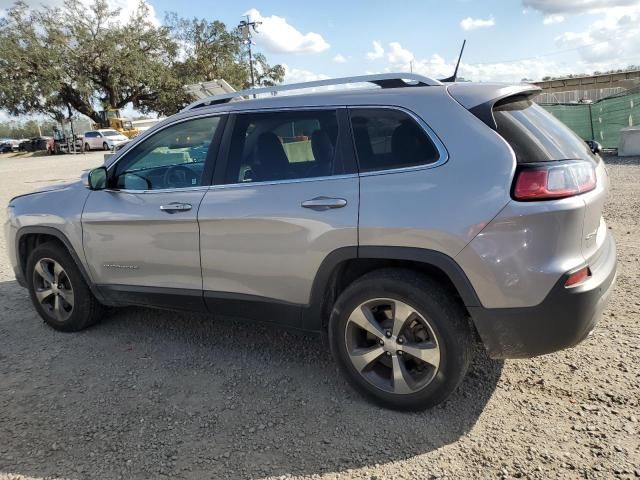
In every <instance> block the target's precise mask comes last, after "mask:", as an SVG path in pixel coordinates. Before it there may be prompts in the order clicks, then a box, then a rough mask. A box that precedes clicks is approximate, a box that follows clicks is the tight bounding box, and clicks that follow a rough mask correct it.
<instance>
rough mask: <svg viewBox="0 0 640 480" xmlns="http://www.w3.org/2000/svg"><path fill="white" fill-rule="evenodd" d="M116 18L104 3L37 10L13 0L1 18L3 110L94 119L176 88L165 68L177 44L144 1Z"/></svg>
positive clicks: (71, 2)
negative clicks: (75, 114) (128, 14)
mask: <svg viewBox="0 0 640 480" xmlns="http://www.w3.org/2000/svg"><path fill="white" fill-rule="evenodd" d="M117 15H118V11H117V10H113V9H111V8H110V7H109V5H108V4H107V1H106V0H94V3H92V4H90V5H88V6H87V5H86V4H83V3H80V1H79V0H66V1H65V3H64V5H63V7H61V8H50V7H42V8H39V9H29V8H28V7H27V5H26V4H25V3H23V2H17V3H16V4H15V5H14V6H13V7H12V8H11V9H9V10H8V12H7V14H6V16H5V18H3V19H0V107H2V108H5V109H6V110H8V111H9V112H10V113H11V114H13V115H20V114H33V113H45V114H48V115H50V116H53V117H54V118H56V119H59V118H63V117H67V116H68V115H69V114H70V113H71V112H70V109H71V108H73V109H74V110H76V111H78V112H80V113H82V114H84V115H87V116H88V117H89V118H91V119H92V120H94V121H99V120H100V117H99V115H98V110H101V109H103V108H110V109H117V108H122V107H124V106H125V105H127V104H128V103H133V105H134V106H136V107H138V108H144V106H145V105H147V104H150V103H151V102H153V101H155V100H156V98H157V96H158V91H160V90H162V89H163V88H167V86H173V83H172V78H171V74H170V72H169V70H168V68H167V67H168V66H170V63H171V61H172V58H173V57H174V56H175V53H176V51H177V45H176V43H175V42H174V41H173V39H172V38H171V36H170V35H169V30H168V29H167V28H166V27H157V26H155V25H153V24H152V23H151V22H150V21H149V20H148V18H149V11H148V7H147V6H146V5H145V4H144V3H143V2H140V3H139V4H138V8H137V10H136V11H135V12H134V13H133V15H132V16H131V18H130V19H129V20H128V21H127V22H125V23H121V22H118V21H117Z"/></svg>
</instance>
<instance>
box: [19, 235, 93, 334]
mask: <svg viewBox="0 0 640 480" xmlns="http://www.w3.org/2000/svg"><path fill="white" fill-rule="evenodd" d="M43 260H44V261H45V262H47V263H48V262H49V260H51V261H53V262H57V263H58V264H59V265H60V266H61V267H62V269H63V272H62V273H63V274H64V280H63V281H64V282H65V283H66V287H67V288H70V290H71V292H72V294H73V305H72V308H69V305H68V304H67V305H66V309H67V310H69V312H68V315H69V316H68V318H64V319H59V318H56V316H55V315H54V313H53V306H50V305H49V304H48V303H47V304H42V303H41V302H40V301H38V298H37V296H36V288H37V286H36V284H37V283H38V282H40V281H41V278H42V277H41V276H40V275H39V274H37V273H36V265H37V264H38V262H40V261H43ZM26 277H27V285H28V288H29V295H30V296H31V301H32V302H33V305H34V306H35V308H36V310H37V312H38V314H39V315H40V316H41V317H42V319H43V320H44V321H45V322H46V323H47V324H48V325H50V326H51V327H53V328H55V329H56V330H60V331H63V332H77V331H79V330H83V329H85V328H87V327H90V326H91V325H93V324H95V323H97V322H98V321H99V320H100V318H101V316H102V313H103V306H102V305H101V304H100V303H99V302H98V300H97V299H96V298H95V297H94V296H93V294H92V293H91V290H90V289H89V286H88V285H87V283H86V282H85V280H84V277H83V276H82V273H80V270H79V269H78V267H77V265H76V263H75V261H74V260H73V258H72V257H71V255H70V254H69V252H68V251H67V249H66V248H64V247H63V246H62V245H59V244H57V243H43V244H41V245H38V246H37V247H36V248H34V249H33V251H32V252H31V254H30V255H29V259H28V260H27V271H26ZM59 281H60V280H59ZM44 288H46V287H44ZM56 288H57V286H56ZM48 301H50V300H48ZM49 306H50V307H51V309H49V308H48V307H49Z"/></svg>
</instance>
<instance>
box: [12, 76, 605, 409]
mask: <svg viewBox="0 0 640 480" xmlns="http://www.w3.org/2000/svg"><path fill="white" fill-rule="evenodd" d="M405 79H409V80H411V82H406V81H405ZM358 82H371V83H374V84H376V85H378V86H379V87H381V88H378V89H371V88H369V89H358V90H346V91H326V92H322V93H316V94H311V95H278V96H270V97H268V98H258V99H246V100H242V101H231V100H234V99H235V100H240V99H241V98H243V97H244V98H248V97H250V96H251V95H253V94H254V93H257V94H264V93H273V92H278V91H280V90H285V89H300V88H312V87H314V88H315V87H318V86H331V85H342V84H348V83H358ZM539 91H540V90H539V89H538V88H537V87H535V86H532V85H526V84H522V85H511V86H507V85H504V84H491V83H452V84H445V83H441V82H439V81H437V80H433V79H429V78H425V77H421V76H419V75H414V74H409V73H401V74H381V75H370V76H366V77H355V78H347V79H337V80H326V81H319V82H310V83H307V84H301V85H295V84H293V85H285V86H279V87H269V88H263V89H256V90H250V91H244V92H237V93H229V94H225V95H221V96H218V97H210V98H205V99H201V100H198V101H197V102H194V103H193V104H191V105H190V106H188V107H187V108H185V109H184V110H183V111H182V112H180V113H178V114H176V115H174V116H172V117H170V118H168V119H166V120H165V121H164V122H162V123H160V124H158V125H156V126H155V127H153V128H152V129H150V130H149V131H148V132H146V133H145V134H143V135H141V136H140V137H138V138H136V139H134V140H133V141H132V142H131V144H130V145H128V146H127V147H126V148H123V149H122V150H121V151H120V152H116V153H115V154H114V155H113V156H112V157H111V158H110V159H108V160H107V162H106V164H105V165H104V166H101V167H98V168H96V169H94V170H92V171H91V172H90V173H89V175H88V177H87V178H86V179H85V182H84V184H83V183H81V182H80V181H78V182H76V183H73V184H65V185H62V186H57V185H56V186H49V187H47V188H46V190H44V191H40V192H35V193H32V194H28V195H23V196H20V197H17V198H14V199H12V200H11V202H10V204H9V209H8V221H7V222H6V226H5V228H6V239H7V240H6V243H7V246H8V252H9V257H10V259H11V262H12V266H13V269H14V271H15V274H16V278H17V279H18V282H19V283H20V284H21V285H22V286H25V287H27V288H28V289H29V292H30V295H31V299H32V302H33V305H34V307H35V309H36V310H37V311H38V313H39V314H40V316H41V317H42V318H43V319H44V321H45V322H47V323H48V324H49V325H50V326H51V327H53V328H56V329H59V330H64V331H77V330H81V329H83V328H86V327H89V326H90V325H92V324H93V323H95V322H97V321H98V320H99V318H100V315H101V312H102V307H103V306H105V305H106V306H112V307H113V306H126V305H147V306H154V307H159V308H177V309H192V310H196V311H201V312H210V313H213V314H216V315H221V316H222V315H228V316H236V317H237V316H240V317H249V318H254V319H256V320H263V321H267V322H272V323H275V324H277V325H278V326H279V327H280V328H287V327H288V328H296V329H305V330H309V331H314V332H318V333H326V334H328V339H329V344H330V346H331V349H332V352H333V355H334V358H335V360H336V362H337V363H338V365H339V366H340V368H341V370H342V372H343V373H344V375H345V376H346V377H347V378H348V380H349V381H350V383H351V384H352V385H353V386H354V387H355V388H356V389H357V390H358V391H360V392H362V393H364V394H365V395H367V396H368V397H369V398H371V399H373V400H375V401H377V402H378V403H380V404H382V405H385V406H387V407H392V408H398V409H422V408H426V407H429V406H433V405H436V404H438V403H440V402H442V401H444V400H445V399H446V398H447V397H448V396H449V395H450V394H451V393H452V392H453V391H454V390H455V389H456V388H457V386H458V385H459V384H460V382H461V381H462V379H463V378H464V376H465V374H466V372H467V369H468V367H469V364H470V361H471V359H472V355H473V353H474V345H473V344H474V342H475V341H476V339H479V341H480V342H482V344H483V345H484V347H485V348H486V349H487V351H488V353H489V355H490V356H491V357H493V358H525V357H532V356H536V355H542V354H546V353H550V352H554V351H557V350H560V349H563V348H568V347H571V346H574V345H576V344H577V343H578V342H580V341H582V340H583V339H585V338H586V337H587V335H589V332H591V330H592V329H593V328H594V326H595V324H596V322H597V321H598V319H599V318H600V315H601V313H602V310H603V309H604V308H605V306H606V303H607V298H608V296H609V294H610V293H611V291H612V289H613V288H612V287H613V284H614V279H615V275H616V247H615V242H614V239H613V236H612V233H611V231H610V230H609V229H608V228H607V225H606V223H605V221H604V219H603V218H602V210H603V206H604V204H605V200H606V197H607V192H608V189H609V181H608V177H607V172H606V169H605V165H604V162H603V160H602V159H601V158H600V157H599V156H598V155H596V154H594V153H593V152H592V151H591V150H590V149H589V147H588V146H587V145H586V144H585V142H584V141H583V140H582V139H580V138H579V137H578V136H576V135H575V134H574V133H573V132H572V131H571V130H569V129H568V128H567V127H566V126H565V125H563V124H562V123H560V121H558V120H557V119H556V118H555V117H553V116H552V115H551V114H549V113H547V112H546V111H545V110H543V109H542V108H541V107H540V106H538V105H537V104H536V103H535V102H533V100H532V98H533V97H534V96H535V95H537V94H538V93H539ZM102 138H106V137H102ZM16 328H18V327H16ZM247 328H251V327H250V326H249V327H247ZM292 348H294V346H293V345H292ZM274 368H277V366H274ZM474 401H475V400H474V399H472V398H470V399H469V403H470V404H473V403H474Z"/></svg>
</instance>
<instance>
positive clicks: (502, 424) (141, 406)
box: [0, 153, 640, 480]
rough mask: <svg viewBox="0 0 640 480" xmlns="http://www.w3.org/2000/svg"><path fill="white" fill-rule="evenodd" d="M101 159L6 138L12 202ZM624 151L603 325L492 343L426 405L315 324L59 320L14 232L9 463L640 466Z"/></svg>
mask: <svg viewBox="0 0 640 480" xmlns="http://www.w3.org/2000/svg"><path fill="white" fill-rule="evenodd" d="M100 159H101V154H99V153H96V154H87V155H78V156H75V157H72V156H65V157H40V158H13V159H7V158H6V156H5V157H3V156H1V155H0V205H6V204H7V202H8V200H9V199H10V198H11V197H12V196H14V195H17V194H20V193H24V192H28V191H30V190H33V189H35V188H38V187H40V186H43V185H46V184H49V183H53V182H58V181H62V180H67V179H72V178H76V177H77V176H78V175H79V173H80V172H81V171H82V170H84V169H88V168H90V167H92V166H94V165H97V164H98V163H100ZM607 161H608V165H609V167H608V169H609V173H610V177H611V184H612V187H611V197H610V200H609V203H608V206H607V208H606V219H607V222H608V224H609V227H610V228H611V229H612V230H613V232H614V235H615V237H616V239H617V243H618V249H619V250H618V252H619V273H618V281H617V286H616V289H615V292H614V294H613V296H612V298H611V302H610V306H609V308H608V309H607V311H606V312H605V314H604V316H603V318H602V320H601V322H600V323H599V324H598V326H597V328H596V329H595V331H594V333H593V335H591V336H590V337H589V338H588V339H587V340H586V341H585V342H583V343H582V344H580V345H579V346H578V347H576V348H573V349H571V350H567V351H563V352H559V353H556V354H552V355H548V356H544V357H541V358H536V359H532V360H518V361H506V362H494V361H489V360H488V359H486V358H485V357H484V356H483V355H482V354H481V352H479V354H478V357H477V359H476V361H475V363H474V365H473V367H472V370H471V372H470V374H469V376H468V378H467V379H466V380H465V382H464V383H463V384H462V386H461V388H459V390H458V391H457V392H456V393H455V394H454V395H453V397H452V398H451V399H450V400H449V401H447V402H446V403H445V404H444V405H441V406H439V407H437V408H435V409H433V410H430V411H427V412H423V413H419V414H402V413H396V412H392V411H387V410H383V409H380V408H378V407H375V406H372V405H371V404H369V403H367V402H366V401H365V400H363V399H362V398H360V397H359V396H358V395H357V394H355V393H354V392H353V391H352V390H351V389H350V388H349V386H348V385H347V384H346V383H345V381H344V380H343V379H342V378H341V377H340V376H339V375H338V374H337V371H336V368H335V366H334V364H333V362H332V360H331V357H330V355H329V353H328V351H327V350H326V348H325V347H324V346H323V345H322V343H321V342H320V341H319V340H318V339H317V338H315V337H307V336H303V335H298V334H292V333H287V332H282V331H279V330H277V329H274V328H270V327H266V326H261V325H258V326H256V325H253V324H249V323H245V322H241V321H232V320H217V319H214V320H212V319H211V318H208V317H204V316H198V315H191V314H177V313H171V312H159V311H152V310H146V309H138V308H131V309H125V310H119V311H115V312H113V313H111V314H110V315H109V316H108V317H107V318H106V319H105V320H104V321H103V322H102V323H101V324H99V325H97V326H96V327H94V328H91V329H89V330H86V331H84V332H81V333H78V334H64V333H59V332H55V331H53V330H52V329H50V328H48V327H47V326H45V325H44V324H43V322H42V321H41V320H40V318H39V317H38V316H37V315H36V313H35V310H34V309H33V308H32V306H31V304H30V301H29V298H28V295H27V292H26V291H25V290H23V289H22V288H21V287H19V286H18V285H17V284H16V282H15V280H14V278H13V275H12V272H11V271H10V267H9V264H8V261H7V260H6V255H5V254H4V250H5V243H4V242H5V240H4V238H0V479H3V480H6V479H33V478H42V477H44V478H60V479H80V478H92V479H93V478H95V479H111V478H114V479H115V478H121V479H142V478H145V479H147V478H148V479H156V478H184V479H209V478H263V477H269V478H271V477H273V478H340V479H346V478H349V479H351V478H353V479H355V478H357V479H386V478H393V479H395V478H397V479H402V478H406V479H413V478H419V479H423V478H424V479H426V478H452V479H453V478H512V477H516V478H540V479H546V478H588V479H591V478H614V477H620V478H636V477H640V423H639V421H638V419H639V418H640V405H639V403H640V373H639V372H640V326H639V324H638V321H639V320H640V295H639V294H638V291H639V287H640V281H639V276H638V272H639V267H640V240H639V239H640V221H639V220H640V159H638V158H635V159H627V160H624V159H618V158H616V157H611V158H608V159H607ZM4 219H5V210H4V208H2V209H0V223H3V222H4Z"/></svg>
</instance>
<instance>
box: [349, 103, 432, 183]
mask: <svg viewBox="0 0 640 480" xmlns="http://www.w3.org/2000/svg"><path fill="white" fill-rule="evenodd" d="M350 118H351V129H352V131H353V140H354V145H355V148H356V153H357V156H358V164H359V167H360V171H361V172H372V171H377V170H389V169H395V168H405V167H413V166H418V165H428V164H430V163H435V162H437V161H438V160H439V158H440V154H439V152H438V149H437V148H436V146H435V145H434V144H433V142H432V141H431V139H430V138H429V136H428V135H427V133H426V132H425V130H424V129H423V128H422V127H421V126H420V125H419V124H418V123H417V122H416V121H415V120H414V119H413V118H412V117H411V116H410V115H409V114H407V113H405V112H402V111H400V110H394V109H388V108H354V109H351V110H350Z"/></svg>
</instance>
